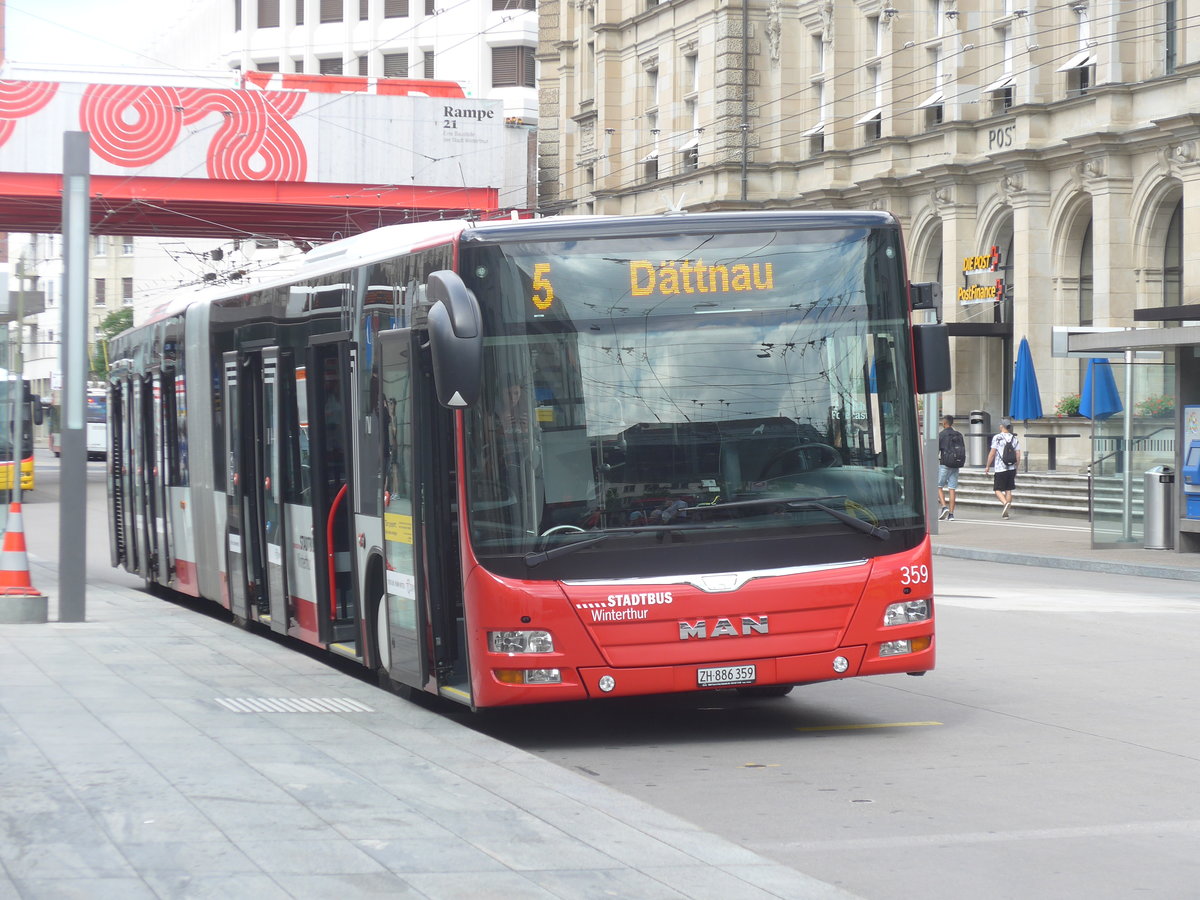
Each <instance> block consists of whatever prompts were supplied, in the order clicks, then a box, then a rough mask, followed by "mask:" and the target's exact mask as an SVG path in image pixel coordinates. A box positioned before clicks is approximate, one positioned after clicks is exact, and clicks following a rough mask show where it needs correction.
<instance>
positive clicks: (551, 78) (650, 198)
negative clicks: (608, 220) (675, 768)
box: [539, 0, 1200, 471]
mask: <svg viewBox="0 0 1200 900" xmlns="http://www.w3.org/2000/svg"><path fill="white" fill-rule="evenodd" d="M539 9H540V15H541V23H542V31H541V43H540V48H539V58H540V60H541V63H542V66H541V71H542V73H543V78H542V81H541V102H542V111H541V130H540V134H539V163H540V173H539V188H540V195H539V203H540V208H541V210H542V211H543V212H544V213H585V212H596V213H654V212H660V211H663V210H666V209H668V208H670V207H672V206H682V208H684V209H687V210H712V209H736V208H748V209H774V208H817V209H853V208H867V209H886V210H891V211H892V212H894V213H896V214H897V215H898V216H899V217H900V219H901V221H902V222H903V224H904V225H905V227H906V232H907V239H908V253H909V264H910V277H911V278H912V280H913V281H938V282H941V284H942V285H943V290H944V298H945V301H944V317H945V320H946V321H947V322H949V323H950V327H951V334H952V335H953V339H952V352H953V364H954V388H953V390H952V391H951V392H949V393H948V394H946V395H944V396H943V397H942V398H941V402H942V404H943V408H944V409H945V410H946V411H949V412H953V413H955V414H956V415H961V416H963V417H964V418H965V417H966V416H967V415H968V413H969V412H970V411H972V410H983V411H986V412H989V413H990V414H991V418H992V420H993V421H994V420H995V419H996V418H997V417H998V416H1000V415H1004V414H1006V413H1007V411H1008V408H1009V406H1008V404H1009V400H1010V396H1011V390H1012V379H1013V365H1014V361H1015V356H1016V349H1017V346H1018V344H1019V343H1020V341H1021V339H1022V338H1023V337H1025V338H1028V340H1029V343H1030V346H1031V349H1032V354H1033V359H1034V363H1035V370H1036V373H1037V377H1038V382H1039V387H1040V394H1041V399H1042V404H1043V409H1044V413H1045V417H1046V418H1045V419H1044V420H1041V422H1040V424H1039V427H1038V429H1037V430H1038V431H1039V432H1043V433H1063V434H1066V433H1078V434H1079V435H1080V437H1079V438H1078V439H1063V440H1060V441H1059V442H1058V448H1057V450H1058V461H1059V464H1060V468H1071V469H1074V470H1075V471H1082V470H1084V469H1085V468H1086V467H1087V465H1088V464H1089V462H1090V461H1091V454H1092V452H1093V449H1092V445H1091V444H1090V443H1089V442H1088V440H1087V437H1088V434H1089V428H1088V427H1086V426H1088V425H1089V423H1087V422H1086V420H1084V421H1083V422H1081V421H1080V420H1078V419H1076V420H1074V422H1073V423H1072V422H1071V420H1070V419H1061V420H1060V419H1058V418H1056V416H1055V412H1056V409H1058V408H1061V409H1063V410H1069V409H1070V408H1071V404H1072V398H1073V397H1075V396H1077V395H1078V394H1079V392H1080V390H1081V387H1082V385H1083V379H1084V376H1085V371H1086V364H1087V360H1086V359H1084V358H1077V357H1071V356H1064V355H1056V353H1055V333H1056V329H1057V330H1058V331H1059V333H1060V334H1061V333H1063V330H1080V329H1104V328H1128V327H1133V326H1134V325H1135V324H1139V323H1138V321H1137V320H1136V319H1135V312H1136V311H1138V310H1151V309H1155V308H1161V307H1172V306H1180V305H1184V306H1186V305H1188V304H1193V303H1196V302H1197V300H1198V298H1197V296H1196V294H1197V291H1198V290H1200V288H1197V287H1196V283H1197V282H1196V279H1194V278H1193V279H1191V280H1190V281H1189V279H1188V278H1187V277H1186V274H1185V273H1186V272H1188V271H1195V268H1196V267H1197V266H1198V265H1200V259H1197V257H1198V256H1200V241H1198V240H1196V239H1194V238H1192V239H1189V238H1188V237H1187V236H1188V235H1193V236H1195V235H1200V116H1197V115H1196V114H1194V113H1193V112H1191V111H1190V105H1191V96H1192V91H1193V90H1194V88H1193V85H1194V84H1196V83H1197V82H1196V69H1195V67H1194V63H1195V62H1197V61H1200V24H1197V23H1200V16H1197V15H1195V14H1196V13H1197V12H1200V2H1197V0H1159V2H1147V3H1137V4H1131V3H1121V2H1118V0H1078V2H1072V3H1062V2H1054V3H1049V2H1037V0H1033V2H1030V0H989V2H982V0H957V2H955V0H917V2H912V3H894V4H893V3H886V2H881V0H846V2H842V0H838V2H832V0H811V2H797V3H790V4H788V3H782V2H779V0H766V2H757V0H749V2H747V3H745V4H742V5H738V4H716V3H713V2H712V0H673V2H670V3H660V2H657V0H595V2H585V3H582V4H572V3H566V2H563V0H543V2H542V3H541V5H540V7H539ZM1114 359H1116V361H1117V363H1118V364H1119V363H1120V357H1119V356H1117V357H1114ZM1172 362H1173V351H1170V350H1164V351H1161V352H1159V353H1158V355H1157V356H1153V355H1150V354H1146V355H1144V356H1141V357H1139V358H1138V365H1137V366H1136V371H1135V372H1134V374H1133V396H1132V397H1130V398H1129V402H1130V403H1131V404H1132V405H1134V406H1135V407H1136V409H1137V412H1138V414H1139V415H1142V414H1143V413H1148V412H1149V411H1155V410H1159V409H1161V408H1163V405H1164V404H1166V403H1167V402H1168V400H1173V397H1174V394H1175V375H1174V370H1173V368H1172ZM1081 425H1083V426H1085V427H1081ZM1029 430H1031V431H1032V430H1034V429H1032V427H1031V428H1030V429H1029ZM1029 449H1030V450H1031V451H1032V454H1033V458H1034V459H1035V460H1037V458H1038V457H1039V456H1040V457H1041V460H1042V462H1043V464H1044V462H1045V460H1046V450H1047V447H1046V445H1045V444H1040V445H1039V444H1036V443H1034V444H1032V445H1031V446H1030V448H1029Z"/></svg>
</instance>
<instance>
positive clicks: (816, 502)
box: [687, 495, 891, 541]
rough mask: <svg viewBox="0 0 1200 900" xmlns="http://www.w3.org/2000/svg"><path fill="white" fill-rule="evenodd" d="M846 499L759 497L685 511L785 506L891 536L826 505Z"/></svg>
mask: <svg viewBox="0 0 1200 900" xmlns="http://www.w3.org/2000/svg"><path fill="white" fill-rule="evenodd" d="M847 499H848V498H847V497H845V496H841V495H839V496H835V497H759V498H757V499H754V500H735V501H734V502H732V503H718V504H716V505H714V506H692V507H689V508H688V510H687V511H688V513H689V514H690V513H696V512H702V511H704V510H720V509H738V508H742V509H745V508H747V507H751V506H786V507H788V508H789V509H819V510H820V511H821V512H823V513H826V514H828V515H830V516H832V517H833V518H835V519H837V520H838V521H839V522H842V523H843V524H845V525H849V526H850V527H851V528H854V529H857V530H858V531H861V532H863V533H864V534H869V535H870V536H871V537H873V538H878V539H879V540H881V541H886V540H887V539H888V538H889V537H890V536H891V532H890V531H889V530H888V528H887V526H886V525H872V524H871V523H870V522H864V521H863V520H862V519H857V518H855V517H854V516H852V515H850V514H849V513H845V512H842V511H841V510H840V509H836V508H835V507H832V506H828V505H827V504H828V503H830V502H836V501H838V500H841V501H843V502H846V501H847Z"/></svg>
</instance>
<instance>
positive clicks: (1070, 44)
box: [539, 26, 1145, 184]
mask: <svg viewBox="0 0 1200 900" xmlns="http://www.w3.org/2000/svg"><path fill="white" fill-rule="evenodd" d="M1136 31H1145V28H1143V27H1140V26H1139V27H1137V28H1132V29H1129V30H1128V32H1119V33H1118V35H1120V34H1126V33H1132V32H1136ZM1061 46H1068V47H1070V48H1071V49H1070V50H1069V52H1066V53H1063V54H1062V55H1060V56H1057V57H1053V58H1051V59H1050V60H1048V61H1047V62H1045V63H1041V64H1039V65H1037V66H1030V67H1027V68H1025V69H1022V70H1019V71H1018V72H1016V73H1014V74H1024V73H1026V72H1029V71H1032V70H1034V69H1036V68H1039V67H1040V66H1043V65H1053V64H1054V63H1055V62H1058V61H1060V60H1063V59H1069V58H1070V57H1071V56H1072V55H1074V53H1075V52H1077V50H1078V44H1077V41H1076V40H1074V39H1072V40H1069V41H1064V42H1062V43H1060V44H1056V45H1051V48H1054V47H1061ZM908 49H913V48H908ZM895 52H900V51H895ZM960 52H961V51H960ZM994 65H995V64H993V65H992V66H986V67H980V68H978V69H975V70H973V72H971V73H970V74H978V73H979V72H981V71H983V70H984V69H987V68H993V67H994ZM871 90H873V89H863V90H860V91H857V92H855V93H852V94H850V95H848V96H847V97H846V98H845V99H854V98H857V97H860V96H862V95H864V94H866V93H868V92H870V91H871ZM926 90H928V86H927V85H926V86H924V87H922V88H921V89H920V90H917V91H915V92H913V93H912V94H910V95H908V96H907V97H904V98H900V99H901V101H903V100H910V101H911V100H913V99H915V98H916V97H919V96H921V95H923V94H924V93H925V91H926ZM971 90H975V89H974V88H972V89H971ZM797 93H799V92H797ZM960 95H961V93H960V94H959V95H956V96H960ZM893 105H894V104H893ZM918 108H919V107H912V108H910V109H906V110H903V111H902V112H901V113H900V114H901V115H906V114H910V113H912V112H915V111H916V110H917V109H918ZM815 110H816V107H813V108H811V109H809V110H807V111H802V112H799V113H795V114H792V115H789V116H785V117H782V118H781V119H777V120H775V122H774V123H764V124H762V125H759V126H758V128H759V129H762V128H766V127H770V125H771V124H775V123H778V122H781V121H786V120H787V119H790V118H795V117H798V116H801V115H805V114H806V112H807V113H811V112H813V111H815ZM847 127H849V128H853V127H855V125H854V124H850V125H849V126H847V125H844V124H839V125H836V126H835V131H834V133H838V131H840V130H843V129H845V128H847ZM827 133H828V132H827ZM683 136H684V135H683V134H681V135H679V136H678V137H677V138H676V139H679V138H682V137H683ZM713 140H715V138H714V139H713ZM788 142H789V139H788V138H787V137H786V136H784V137H781V138H780V139H779V142H778V143H775V144H766V145H760V148H759V149H767V150H770V149H778V148H780V147H782V146H786V145H787V143H788ZM944 155H945V152H938V153H935V154H926V155H922V156H914V157H910V158H911V159H933V158H936V157H939V156H944ZM637 165H638V164H637V163H634V164H632V165H626V166H623V167H621V168H619V169H617V170H615V171H614V172H613V173H612V174H616V175H621V174H625V173H627V172H629V171H630V170H633V171H636V166H637ZM849 165H850V164H846V165H836V166H834V168H847V167H849ZM582 168H584V167H583V166H576V167H574V168H573V169H569V170H567V172H568V173H575V172H578V171H580V170H581V169H582ZM561 178H562V176H561V175H560V176H559V177H558V178H557V179H556V180H561ZM543 183H544V182H543ZM539 184H541V183H539Z"/></svg>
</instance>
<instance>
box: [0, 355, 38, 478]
mask: <svg viewBox="0 0 1200 900" xmlns="http://www.w3.org/2000/svg"><path fill="white" fill-rule="evenodd" d="M18 402H24V404H25V406H24V408H23V409H22V410H21V442H20V446H21V452H20V460H21V490H23V491H32V490H33V483H34V482H33V426H34V425H40V424H41V423H42V402H41V400H40V399H39V398H37V397H35V396H33V395H32V394H31V393H30V392H29V382H28V381H22V382H20V383H18V381H17V379H16V377H15V376H14V375H12V374H11V373H9V372H8V371H7V370H5V369H0V423H7V425H6V426H5V427H2V428H0V491H10V490H12V488H13V463H14V459H13V457H14V455H15V454H14V453H13V444H14V441H13V439H12V434H13V427H12V426H13V414H14V413H15V412H16V403H18Z"/></svg>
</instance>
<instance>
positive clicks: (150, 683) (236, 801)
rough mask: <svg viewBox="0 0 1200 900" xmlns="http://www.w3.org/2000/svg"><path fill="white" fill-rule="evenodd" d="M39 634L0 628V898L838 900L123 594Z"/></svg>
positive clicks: (652, 813)
mask: <svg viewBox="0 0 1200 900" xmlns="http://www.w3.org/2000/svg"><path fill="white" fill-rule="evenodd" d="M31 569H32V574H33V583H34V584H36V585H37V586H38V588H39V589H41V590H42V591H45V592H46V593H47V594H49V595H50V596H51V598H52V601H53V596H54V574H55V573H54V570H53V569H52V568H51V567H50V566H48V565H44V564H40V563H39V562H37V561H35V560H32V559H31ZM0 602H3V599H2V598H0ZM56 617H57V613H56V610H55V609H54V606H53V602H52V603H51V611H50V618H51V623H50V624H46V625H0V654H2V656H0V659H2V660H3V661H2V662H0V761H2V765H0V897H21V898H35V900H41V898H54V900H58V898H66V897H79V898H87V900H99V898H114V900H118V898H119V900H134V898H149V897H170V898H175V897H212V898H221V900H227V898H240V897H245V898H252V900H267V898H275V897H301V898H307V897H312V898H335V897H336V898H338V900H353V898H357V897H368V896H370V897H388V898H446V900H450V898H455V900H459V898H461V900H487V898H496V900H533V898H601V897H619V898H647V900H649V898H713V900H731V898H733V900H740V898H764V900H765V898H839V897H840V898H844V897H849V896H851V895H849V894H846V893H844V892H842V891H840V890H839V889H837V888H834V887H832V886H830V885H828V884H826V883H824V882H820V881H817V880H816V879H813V878H810V877H808V876H806V875H804V874H802V873H800V872H797V871H795V870H793V869H790V868H787V867H785V866H782V865H779V864H778V863H775V862H773V861H770V860H767V859H765V858H763V857H761V856H758V855H756V854H754V853H751V852H750V851H748V850H746V849H744V848H742V847H740V846H738V845H736V844H733V843H731V842H729V841H727V840H725V839H723V838H719V837H717V836H715V835H712V834H708V833H706V832H704V831H702V830H701V829H700V828H698V827H696V826H694V825H692V824H690V823H688V822H685V821H683V820H681V819H679V818H676V817H674V816H671V815H668V814H666V813H664V812H661V811H659V810H657V809H655V808H654V807H652V806H650V805H648V804H646V803H643V802H641V801H639V800H635V799H633V798H631V797H627V796H625V795H623V794H621V793H619V792H617V791H615V790H611V789H609V788H606V787H603V786H601V785H598V784H596V783H595V782H594V781H591V780H588V779H586V778H585V777H583V776H582V775H578V774H575V773H572V772H569V771H567V770H565V769H562V768H559V767H557V766H555V765H553V764H552V763H549V762H545V761H543V760H540V759H538V758H536V757H534V756H532V755H530V754H528V753H525V752H523V751H521V750H517V749H515V748H513V747H510V746H508V745H506V744H503V743H501V742H499V741H496V740H493V739H492V738H489V737H486V736H483V735H480V734H478V733H476V732H475V731H473V730H471V729H469V728H466V727H464V726H462V725H459V724H457V723H455V722H452V721H450V720H448V719H446V718H444V717H441V716H438V715H436V714H435V713H432V712H430V711H428V710H426V709H424V708H422V707H420V706H418V705H416V704H413V703H409V702H407V701H405V700H402V699H400V698H399V697H395V696H392V695H390V694H387V693H385V692H383V691H380V690H378V689H376V688H374V687H373V686H371V685H370V684H367V683H365V682H363V681H359V680H357V679H355V678H353V677H351V676H349V675H346V674H343V673H342V672H340V671H338V670H336V669H333V668H331V667H329V666H327V665H325V664H324V663H322V662H319V661H317V660H314V659H311V658H309V657H308V656H306V655H304V654H303V653H299V652H296V651H295V650H293V649H289V648H286V647H284V646H282V645H280V644H278V643H276V642H274V641H271V640H268V639H265V638H263V637H259V636H256V635H252V634H249V633H247V632H243V631H240V630H238V629H237V628H235V627H233V626H232V625H229V624H226V623H224V622H222V621H220V620H217V619H214V618H209V617H208V616H205V615H203V614H201V613H198V612H196V611H194V610H191V609H187V608H184V607H181V606H177V605H175V604H172V603H168V602H164V601H162V600H158V599H155V598H153V597H151V596H149V595H147V594H144V593H141V592H140V591H136V590H132V589H128V588H122V587H118V586H116V585H115V584H106V585H98V586H93V587H92V588H90V589H89V591H88V597H87V617H88V621H87V622H86V623H83V624H59V623H57V622H55V621H54V620H55V619H56ZM289 709H290V710H293V711H289Z"/></svg>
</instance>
